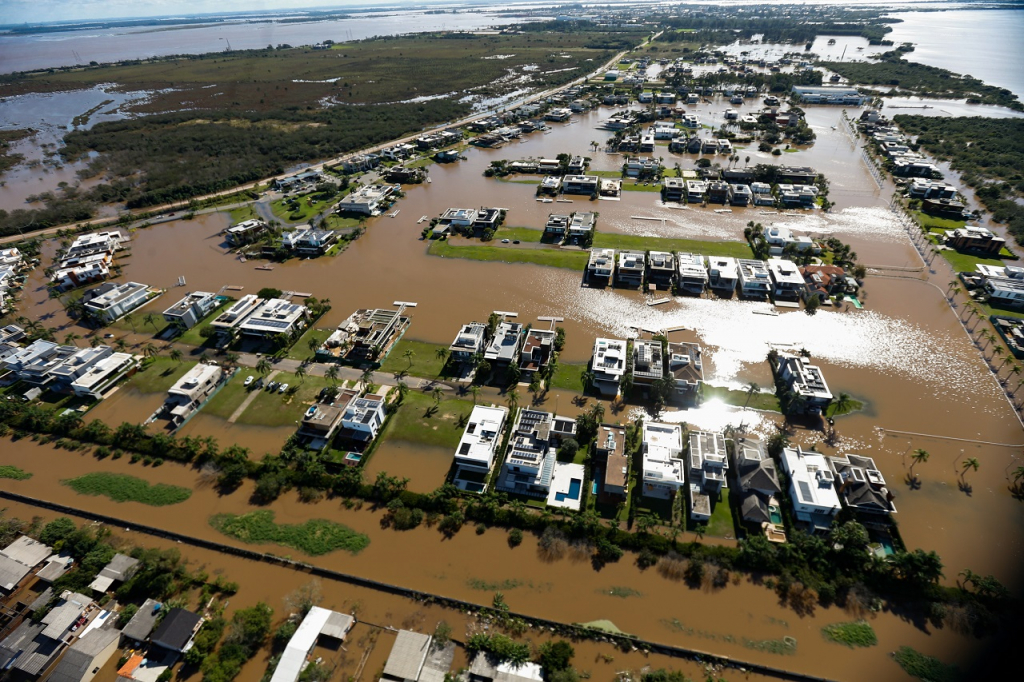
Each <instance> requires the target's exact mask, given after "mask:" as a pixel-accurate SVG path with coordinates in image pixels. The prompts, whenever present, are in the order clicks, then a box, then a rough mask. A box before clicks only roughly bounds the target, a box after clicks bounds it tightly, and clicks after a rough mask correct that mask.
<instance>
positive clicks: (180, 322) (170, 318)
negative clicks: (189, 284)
mask: <svg viewBox="0 0 1024 682" xmlns="http://www.w3.org/2000/svg"><path fill="white" fill-rule="evenodd" d="M216 307H217V294H212V293H210V292H208V291H190V292H189V293H187V294H185V297H184V298H182V299H181V300H180V301H178V302H177V303H175V304H174V305H172V306H171V307H170V308H168V309H167V310H165V311H164V319H165V320H166V321H167V322H169V323H170V324H172V325H174V326H176V327H178V328H180V329H191V328H192V327H194V326H196V325H197V324H199V321H200V320H202V319H203V318H204V317H206V316H207V315H209V314H210V313H211V312H213V310H214V309H215V308H216Z"/></svg>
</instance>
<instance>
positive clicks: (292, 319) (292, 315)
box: [238, 298, 309, 340]
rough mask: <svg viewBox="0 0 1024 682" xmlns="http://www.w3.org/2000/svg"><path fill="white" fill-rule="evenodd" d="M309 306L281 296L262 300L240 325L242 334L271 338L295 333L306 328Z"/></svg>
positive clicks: (239, 329) (239, 328)
mask: <svg viewBox="0 0 1024 682" xmlns="http://www.w3.org/2000/svg"><path fill="white" fill-rule="evenodd" d="M308 318H309V308H307V307H306V306H304V305H302V304H301V303H292V302H291V301H286V300H284V299H281V298H270V299H266V300H264V301H262V302H261V303H260V305H259V306H257V307H256V308H255V309H254V310H253V311H252V312H251V313H249V316H248V317H246V318H245V319H244V320H242V323H241V324H240V325H238V331H239V333H240V334H241V335H242V336H252V337H256V338H259V339H266V340H270V339H273V338H274V337H276V336H277V335H278V334H286V335H288V336H292V335H295V334H297V333H299V332H300V331H302V330H303V329H305V328H306V320H307V319H308Z"/></svg>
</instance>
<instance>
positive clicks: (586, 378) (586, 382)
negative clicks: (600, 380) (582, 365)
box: [580, 369, 594, 393]
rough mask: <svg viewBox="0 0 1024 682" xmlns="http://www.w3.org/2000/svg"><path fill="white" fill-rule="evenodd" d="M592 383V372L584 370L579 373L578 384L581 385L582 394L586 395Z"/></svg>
mask: <svg viewBox="0 0 1024 682" xmlns="http://www.w3.org/2000/svg"><path fill="white" fill-rule="evenodd" d="M593 382H594V372H592V371H591V370H589V369H585V370H583V371H582V372H580V383H581V384H583V392H584V393H586V391H587V387H588V386H590V384H592V383H593Z"/></svg>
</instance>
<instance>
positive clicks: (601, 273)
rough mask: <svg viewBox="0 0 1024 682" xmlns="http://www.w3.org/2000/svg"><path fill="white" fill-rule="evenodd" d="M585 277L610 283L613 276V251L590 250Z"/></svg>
mask: <svg viewBox="0 0 1024 682" xmlns="http://www.w3.org/2000/svg"><path fill="white" fill-rule="evenodd" d="M587 276H588V277H590V278H596V279H600V280H607V281H608V282H611V281H612V278H613V277H614V276H615V250H614V249H591V250H590V259H589V260H588V261H587Z"/></svg>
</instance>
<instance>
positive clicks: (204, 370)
mask: <svg viewBox="0 0 1024 682" xmlns="http://www.w3.org/2000/svg"><path fill="white" fill-rule="evenodd" d="M223 375H224V370H222V369H221V368H220V367H219V366H217V365H206V364H203V363H200V364H198V365H196V366H195V367H193V368H192V369H190V370H189V371H187V372H186V373H185V375H184V376H183V377H181V378H180V379H178V380H177V381H176V382H174V385H173V386H171V388H170V389H168V391H167V399H166V400H165V401H164V405H163V412H164V413H165V414H166V415H167V418H168V419H169V420H170V421H171V422H172V423H173V424H175V425H176V426H180V425H181V424H182V423H183V422H184V421H185V420H186V419H188V418H189V417H190V416H191V415H192V413H193V412H195V411H196V410H198V409H199V408H200V407H201V406H202V404H203V403H204V402H205V401H206V399H207V398H209V397H210V396H211V395H212V394H213V392H214V391H215V390H217V385H218V383H219V382H220V379H221V377H222V376H223Z"/></svg>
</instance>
